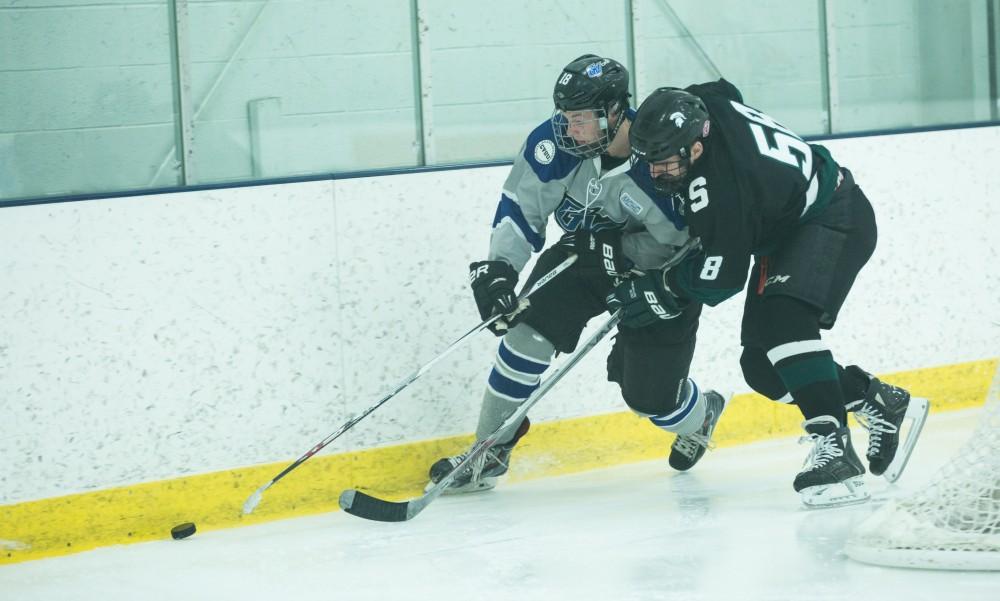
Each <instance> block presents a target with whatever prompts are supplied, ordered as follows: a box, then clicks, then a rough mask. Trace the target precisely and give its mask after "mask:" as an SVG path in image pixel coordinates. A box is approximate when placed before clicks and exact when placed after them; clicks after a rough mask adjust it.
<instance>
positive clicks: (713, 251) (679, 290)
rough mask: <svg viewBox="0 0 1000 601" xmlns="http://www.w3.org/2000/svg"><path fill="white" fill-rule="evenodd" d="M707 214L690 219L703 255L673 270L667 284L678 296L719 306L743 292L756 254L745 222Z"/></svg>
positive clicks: (696, 255)
mask: <svg viewBox="0 0 1000 601" xmlns="http://www.w3.org/2000/svg"><path fill="white" fill-rule="evenodd" d="M707 211H708V209H703V212H705V214H703V215H697V214H696V215H695V216H693V217H689V220H692V229H694V230H695V231H698V232H700V234H701V235H700V236H699V237H700V239H701V247H702V250H701V252H699V253H696V254H693V255H691V256H690V257H688V258H687V259H685V260H684V261H682V262H681V263H680V264H679V265H677V266H676V267H674V268H673V269H671V270H670V272H669V273H668V274H667V283H668V285H669V286H670V289H671V291H673V292H674V293H675V294H677V295H678V296H682V297H686V298H690V299H694V300H697V301H699V302H701V303H704V304H706V305H709V306H715V305H717V304H719V303H721V302H722V301H724V300H726V299H727V298H730V297H732V296H735V295H736V294H738V293H739V292H740V290H742V289H743V285H744V284H745V283H746V280H747V272H748V271H749V268H750V257H751V256H752V254H753V252H752V250H751V245H752V241H751V240H750V238H749V237H748V236H747V235H746V230H745V229H743V228H742V227H741V223H740V221H741V220H739V219H732V218H730V219H720V218H718V217H719V216H718V215H716V214H714V212H707Z"/></svg>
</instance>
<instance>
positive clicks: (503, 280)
mask: <svg viewBox="0 0 1000 601" xmlns="http://www.w3.org/2000/svg"><path fill="white" fill-rule="evenodd" d="M469 283H470V284H471V286H472V294H473V296H474V297H475V298H476V306H478V307H479V315H480V317H482V318H483V320H484V321H485V320H487V319H489V318H490V317H492V316H493V315H495V314H497V313H500V314H503V315H507V317H505V318H504V319H498V320H496V321H494V322H493V323H491V324H490V325H489V328H490V331H492V332H493V333H494V334H496V335H497V336H503V335H504V334H505V333H506V332H507V329H508V328H510V327H512V326H513V325H514V323H515V318H516V317H517V315H518V313H520V312H521V311H522V310H523V309H522V307H520V306H519V305H518V302H517V293H515V292H514V286H516V285H517V272H516V271H514V268H513V267H511V266H510V264H509V263H507V262H506V261H477V262H475V263H472V264H470V265H469Z"/></svg>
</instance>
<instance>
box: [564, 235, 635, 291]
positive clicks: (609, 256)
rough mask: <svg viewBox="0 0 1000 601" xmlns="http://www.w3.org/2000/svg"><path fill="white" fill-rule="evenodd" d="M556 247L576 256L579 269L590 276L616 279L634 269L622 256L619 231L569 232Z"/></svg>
mask: <svg viewBox="0 0 1000 601" xmlns="http://www.w3.org/2000/svg"><path fill="white" fill-rule="evenodd" d="M555 247H556V248H559V249H561V250H563V251H564V252H566V253H567V254H575V255H576V256H577V259H576V267H577V269H579V270H581V271H584V272H586V273H588V274H591V273H593V274H600V275H606V276H607V277H609V278H612V279H614V278H616V277H619V276H621V275H624V274H625V273H626V272H628V270H629V269H630V268H631V267H632V262H631V261H629V260H628V259H626V258H625V255H623V254H622V233H621V231H619V230H601V231H599V232H594V231H591V230H576V231H575V232H567V233H566V234H564V235H563V237H562V238H560V239H559V242H556V244H555Z"/></svg>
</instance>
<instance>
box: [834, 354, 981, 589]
mask: <svg viewBox="0 0 1000 601" xmlns="http://www.w3.org/2000/svg"><path fill="white" fill-rule="evenodd" d="M998 397H1000V369H998V371H997V375H996V377H994V379H993V385H992V387H991V390H990V395H989V396H988V397H987V402H986V406H985V407H984V410H983V416H982V418H981V421H980V423H979V425H978V426H977V428H976V431H975V433H974V434H973V435H972V438H971V439H969V441H968V442H967V443H966V444H965V446H964V447H963V448H962V449H961V451H959V453H958V454H957V455H956V456H955V457H954V458H953V459H952V460H951V461H949V462H948V464H947V465H945V466H944V467H943V468H942V469H941V470H940V471H939V472H938V473H937V474H936V475H935V476H934V478H933V479H932V480H931V483H930V484H929V485H928V486H927V487H926V488H924V489H922V490H920V491H919V492H917V493H915V494H913V495H911V496H909V497H906V498H903V499H899V500H895V501H891V502H889V503H887V504H886V505H885V506H884V507H882V508H880V509H879V510H878V511H876V512H875V513H874V514H873V515H872V516H871V517H870V518H868V519H867V520H865V521H864V522H863V523H862V524H861V525H860V526H859V527H858V528H857V529H856V530H855V531H854V533H853V536H852V537H851V539H850V540H849V541H848V543H847V547H846V549H845V550H846V552H847V554H848V555H849V556H850V557H852V558H854V559H856V560H858V561H864V562H867V563H874V564H879V565H890V566H900V567H913V568H936V569H955V570H1000V398H998Z"/></svg>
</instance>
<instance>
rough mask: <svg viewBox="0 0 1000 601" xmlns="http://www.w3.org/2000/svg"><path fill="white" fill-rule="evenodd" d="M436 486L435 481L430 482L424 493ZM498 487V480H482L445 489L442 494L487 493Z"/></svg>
mask: <svg viewBox="0 0 1000 601" xmlns="http://www.w3.org/2000/svg"><path fill="white" fill-rule="evenodd" d="M434 484H435V482H434V481H433V480H432V481H430V482H428V483H427V486H425V487H424V492H427V491H429V490H430V489H432V488H434ZM496 485H497V479H496V478H480V479H479V480H476V481H475V482H469V483H468V484H465V485H463V486H454V485H452V486H449V487H448V488H446V489H444V491H443V492H442V493H441V494H442V495H465V494H469V493H474V492H485V491H487V490H493V489H494V488H496Z"/></svg>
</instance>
